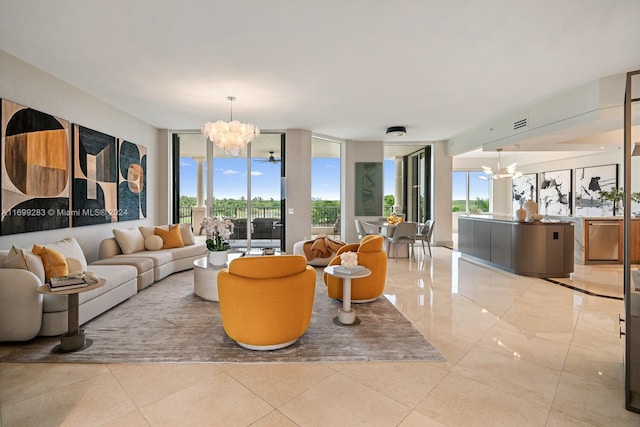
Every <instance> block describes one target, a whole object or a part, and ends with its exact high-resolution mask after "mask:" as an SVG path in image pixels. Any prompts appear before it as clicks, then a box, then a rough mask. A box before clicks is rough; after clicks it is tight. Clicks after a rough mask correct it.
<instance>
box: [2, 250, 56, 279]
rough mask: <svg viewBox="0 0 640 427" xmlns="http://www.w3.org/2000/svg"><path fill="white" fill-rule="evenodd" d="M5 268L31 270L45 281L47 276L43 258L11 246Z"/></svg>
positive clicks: (4, 264) (3, 265)
mask: <svg viewBox="0 0 640 427" xmlns="http://www.w3.org/2000/svg"><path fill="white" fill-rule="evenodd" d="M2 267H4V268H19V269H21V270H29V271H30V272H32V273H33V274H35V275H36V276H38V279H40V282H42V283H44V282H45V280H46V278H45V274H44V265H43V264H42V258H40V257H39V256H38V255H35V254H32V253H31V252H29V251H25V250H23V249H19V248H16V247H15V246H13V247H11V250H10V251H9V253H8V254H7V258H5V260H4V263H3V264H2Z"/></svg>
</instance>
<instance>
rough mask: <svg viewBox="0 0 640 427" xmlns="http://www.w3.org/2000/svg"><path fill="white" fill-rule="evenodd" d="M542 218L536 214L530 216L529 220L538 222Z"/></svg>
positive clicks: (542, 216)
mask: <svg viewBox="0 0 640 427" xmlns="http://www.w3.org/2000/svg"><path fill="white" fill-rule="evenodd" d="M542 218H544V215H541V214H538V213H535V214H531V219H532V220H534V221H540V220H541V219H542Z"/></svg>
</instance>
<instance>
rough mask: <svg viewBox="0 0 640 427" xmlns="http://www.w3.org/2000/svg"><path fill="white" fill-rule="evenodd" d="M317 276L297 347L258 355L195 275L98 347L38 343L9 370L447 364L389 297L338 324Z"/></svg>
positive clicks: (159, 292)
mask: <svg viewBox="0 0 640 427" xmlns="http://www.w3.org/2000/svg"><path fill="white" fill-rule="evenodd" d="M321 272H322V270H321V269H316V273H317V276H318V280H317V282H316V295H315V301H314V306H313V315H312V318H311V324H310V326H309V329H308V330H307V332H306V333H305V334H304V335H303V336H302V337H301V338H300V339H299V340H298V341H297V342H296V343H295V344H293V345H292V346H290V347H287V348H284V349H281V350H275V351H251V350H246V349H244V348H242V347H240V346H238V345H237V344H236V343H235V342H234V341H233V340H231V339H230V338H229V337H227V335H226V334H225V332H224V329H223V328H222V321H221V319H220V311H219V308H218V303H217V302H212V301H206V300H204V299H202V298H200V297H198V296H196V295H194V294H193V272H192V271H185V272H181V273H177V274H173V275H171V276H169V277H167V278H166V279H164V280H162V281H160V282H158V283H156V284H154V285H153V286H151V287H149V288H146V289H144V290H142V291H140V292H138V294H137V295H136V296H134V297H133V298H131V299H129V300H127V301H125V302H123V303H122V304H120V305H119V306H117V307H115V308H113V309H111V310H110V311H108V312H106V313H104V314H102V315H101V316H99V317H97V318H95V319H93V320H92V321H90V322H88V323H87V324H85V325H84V329H85V332H86V334H87V337H88V338H90V339H91V340H92V341H93V344H92V345H91V346H90V347H89V348H86V349H84V350H82V351H78V352H74V353H66V354H54V353H52V352H51V349H52V348H53V347H54V346H55V345H56V344H58V343H59V340H58V339H57V338H44V337H39V338H36V339H34V340H32V341H30V342H29V343H26V344H25V345H23V346H21V347H19V348H17V349H16V350H14V351H12V352H11V353H9V354H7V355H5V356H4V357H3V358H2V359H1V361H2V362H56V363H65V362H69V363H76V362H81V363H162V362H195V363H199V362H229V363H297V362H347V361H350V362H359V361H415V360H432V361H443V360H444V358H443V357H442V356H441V355H440V353H439V352H438V351H437V350H436V349H435V348H434V347H433V346H432V345H431V344H430V343H429V342H428V341H427V340H426V339H425V338H424V337H423V336H422V334H420V333H419V332H418V331H417V330H416V329H415V328H414V327H413V325H412V324H411V323H410V322H409V321H408V320H407V319H406V318H405V317H404V316H403V315H402V314H401V313H400V312H398V310H396V308H395V307H394V306H393V305H392V304H391V303H390V302H389V301H388V300H387V299H386V298H384V297H381V298H379V299H378V300H376V301H374V302H372V303H369V304H359V305H357V306H356V307H355V308H356V315H357V317H358V319H359V320H360V324H359V325H357V326H339V325H337V324H335V323H334V318H335V317H336V315H337V310H338V307H339V306H340V303H339V302H338V301H335V300H330V299H329V298H328V297H327V294H326V288H325V286H324V284H323V283H322V279H321Z"/></svg>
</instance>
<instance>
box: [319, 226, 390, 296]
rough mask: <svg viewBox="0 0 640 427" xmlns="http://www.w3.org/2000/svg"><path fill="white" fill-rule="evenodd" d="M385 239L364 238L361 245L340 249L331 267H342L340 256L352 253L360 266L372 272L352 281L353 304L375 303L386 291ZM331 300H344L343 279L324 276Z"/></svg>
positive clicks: (379, 237) (378, 237)
mask: <svg viewBox="0 0 640 427" xmlns="http://www.w3.org/2000/svg"><path fill="white" fill-rule="evenodd" d="M383 242H384V237H383V236H380V235H374V234H371V235H368V236H364V237H363V238H362V240H361V241H360V243H350V244H348V245H345V246H343V247H341V248H340V249H338V252H336V256H335V257H334V258H333V259H332V260H331V262H329V265H340V261H341V260H340V254H342V253H344V252H347V251H350V252H356V253H357V254H358V264H359V265H362V266H364V267H367V268H368V269H369V270H371V275H370V276H368V277H363V278H361V279H353V280H351V302H354V303H364V302H371V301H375V300H376V299H377V298H378V297H379V296H380V295H382V292H383V291H384V285H385V282H386V281H387V253H386V252H385V251H384V250H383V249H382V244H383ZM324 283H325V285H327V292H328V294H329V298H333V299H339V300H341V299H342V279H338V278H337V277H333V276H329V275H328V274H326V273H325V274H324Z"/></svg>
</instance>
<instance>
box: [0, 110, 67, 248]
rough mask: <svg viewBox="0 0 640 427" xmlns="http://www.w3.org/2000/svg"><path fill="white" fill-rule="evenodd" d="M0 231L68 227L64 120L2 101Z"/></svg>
mask: <svg viewBox="0 0 640 427" xmlns="http://www.w3.org/2000/svg"><path fill="white" fill-rule="evenodd" d="M0 108H1V110H2V111H1V116H2V119H1V121H2V123H1V126H2V130H1V139H2V143H1V153H2V154H1V155H0V159H2V160H1V162H2V173H1V175H0V181H1V186H2V197H1V199H0V200H1V204H2V223H1V227H0V234H2V235H8V234H16V233H25V232H30V231H42V230H52V229H56V228H65V227H68V226H69V196H70V190H69V188H70V173H71V167H70V155H69V152H70V144H69V122H68V121H67V120H63V119H59V118H57V117H54V116H51V115H49V114H46V113H43V112H40V111H37V110H34V109H32V108H27V107H24V106H22V105H18V104H16V103H13V102H11V101H7V100H4V99H3V100H2V103H1V105H0Z"/></svg>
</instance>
